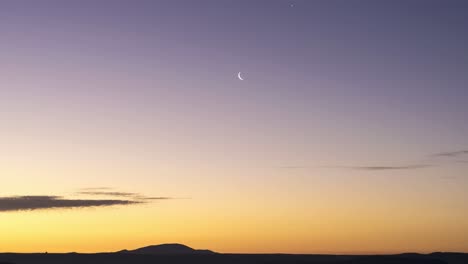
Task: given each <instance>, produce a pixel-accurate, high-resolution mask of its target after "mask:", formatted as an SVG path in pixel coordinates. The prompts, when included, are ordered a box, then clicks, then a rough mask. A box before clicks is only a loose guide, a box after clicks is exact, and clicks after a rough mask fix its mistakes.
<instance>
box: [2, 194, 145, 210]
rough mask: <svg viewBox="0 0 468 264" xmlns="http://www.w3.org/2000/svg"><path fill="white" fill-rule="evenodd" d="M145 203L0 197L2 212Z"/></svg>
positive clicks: (49, 197)
mask: <svg viewBox="0 0 468 264" xmlns="http://www.w3.org/2000/svg"><path fill="white" fill-rule="evenodd" d="M139 203H143V202H142V201H135V200H80V199H66V198H63V197H61V196H10V197H0V212H8V211H25V210H44V209H59V208H62V209H63V208H84V207H103V206H113V205H132V204H139Z"/></svg>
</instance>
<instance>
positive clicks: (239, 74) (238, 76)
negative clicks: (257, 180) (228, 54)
mask: <svg viewBox="0 0 468 264" xmlns="http://www.w3.org/2000/svg"><path fill="white" fill-rule="evenodd" d="M237 78H239V80H241V81H243V80H244V78H242V76H241V72H239V73H238V74H237Z"/></svg>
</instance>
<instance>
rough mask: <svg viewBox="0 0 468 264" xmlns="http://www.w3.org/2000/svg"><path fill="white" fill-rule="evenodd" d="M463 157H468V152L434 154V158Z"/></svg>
mask: <svg viewBox="0 0 468 264" xmlns="http://www.w3.org/2000/svg"><path fill="white" fill-rule="evenodd" d="M463 155H468V150H459V151H451V152H441V153H436V154H433V155H432V156H434V157H459V156H463Z"/></svg>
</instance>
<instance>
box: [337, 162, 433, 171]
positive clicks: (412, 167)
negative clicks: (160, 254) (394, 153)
mask: <svg viewBox="0 0 468 264" xmlns="http://www.w3.org/2000/svg"><path fill="white" fill-rule="evenodd" d="M427 167H432V165H428V164H415V165H406V166H336V167H334V168H344V169H353V170H367V171H384V170H417V169H423V168H427Z"/></svg>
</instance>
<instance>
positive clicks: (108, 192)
mask: <svg viewBox="0 0 468 264" xmlns="http://www.w3.org/2000/svg"><path fill="white" fill-rule="evenodd" d="M76 194H78V195H87V196H104V197H105V196H108V197H125V198H126V199H131V200H140V201H142V200H143V201H144V200H148V201H149V200H153V201H154V200H170V199H175V198H173V197H167V196H158V197H150V196H146V195H143V194H141V193H134V192H119V191H114V190H113V189H112V188H107V187H103V188H86V189H81V191H79V192H77V193H76Z"/></svg>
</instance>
